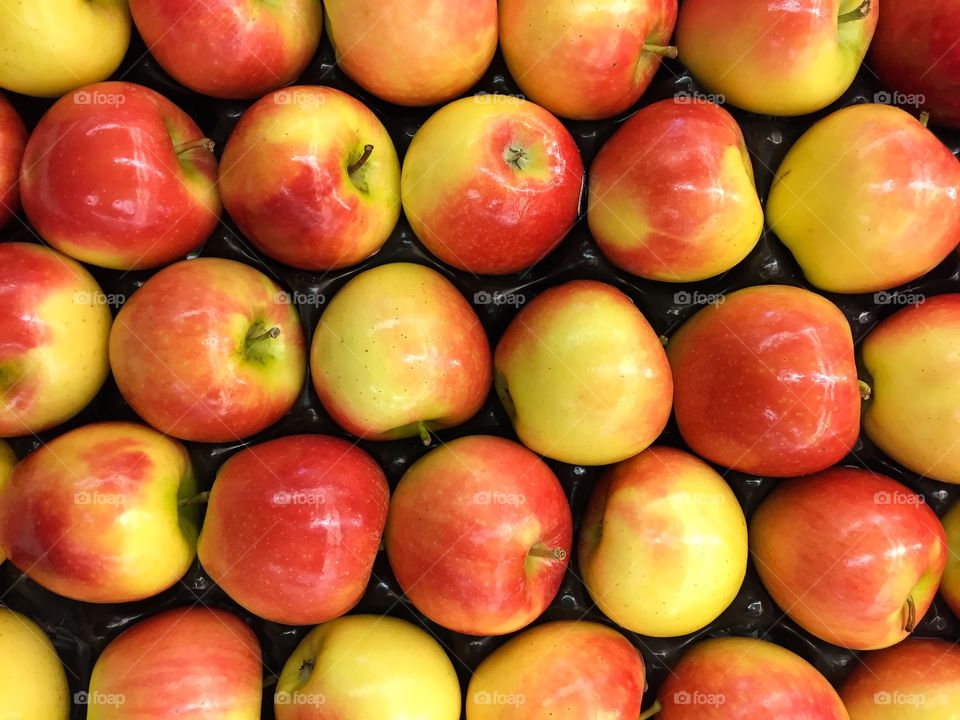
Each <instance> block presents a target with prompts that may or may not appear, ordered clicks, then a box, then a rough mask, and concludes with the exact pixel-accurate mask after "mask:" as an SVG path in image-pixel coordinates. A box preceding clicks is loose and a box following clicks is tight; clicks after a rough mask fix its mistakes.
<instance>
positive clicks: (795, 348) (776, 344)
mask: <svg viewBox="0 0 960 720" xmlns="http://www.w3.org/2000/svg"><path fill="white" fill-rule="evenodd" d="M667 357H669V358H670V365H671V367H672V368H673V379H674V385H675V391H674V412H675V413H676V418H677V425H678V426H679V428H680V433H681V434H682V435H683V439H684V440H685V441H686V443H687V444H688V445H689V446H690V449H691V450H693V452H695V453H696V454H697V455H699V456H700V457H702V458H704V459H706V460H709V461H710V462H714V463H716V464H718V465H721V466H723V467H725V468H731V469H734V470H739V471H741V472H745V473H751V474H753V475H764V476H768V477H790V476H793V475H805V474H808V473H813V472H817V471H819V470H824V469H826V468H828V467H830V466H831V465H833V464H835V463H837V462H839V461H840V460H841V459H843V458H844V457H845V456H846V455H847V453H849V452H850V451H851V450H852V449H853V446H854V444H855V443H856V441H857V435H858V434H859V430H860V390H859V387H858V384H857V368H856V363H855V360H854V354H853V337H852V335H851V332H850V326H849V324H848V323H847V320H846V318H845V317H844V316H843V313H841V312H840V310H839V309H838V308H837V307H836V306H835V305H834V304H833V303H831V302H830V301H829V300H827V299H826V298H823V297H821V296H819V295H817V294H815V293H812V292H810V291H808V290H804V289H802V288H797V287H788V286H786V285H764V286H758V287H751V288H746V289H744V290H739V291H737V292H734V293H731V294H730V295H727V296H725V297H724V298H723V302H722V303H717V304H714V305H711V306H708V307H706V308H704V309H703V310H700V311H699V312H698V313H697V314H696V315H694V316H693V317H692V318H690V319H689V320H687V321H686V322H685V323H684V324H683V325H682V326H681V327H680V329H679V330H678V331H677V332H676V334H674V336H673V337H672V338H670V342H669V343H668V345H667Z"/></svg>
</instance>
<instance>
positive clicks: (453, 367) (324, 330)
mask: <svg viewBox="0 0 960 720" xmlns="http://www.w3.org/2000/svg"><path fill="white" fill-rule="evenodd" d="M310 368H311V373H312V375H313V385H314V388H316V391H317V395H318V396H319V397H320V401H321V402H322V403H323V406H324V407H325V408H326V409H327V411H328V412H329V413H330V415H331V416H333V419H334V420H336V422H337V423H338V424H339V425H340V426H341V427H342V428H343V429H345V430H347V431H348V432H350V433H353V434H354V435H357V436H358V437H363V438H367V439H370V440H392V439H396V438H403V437H415V436H416V435H418V434H420V433H421V432H422V431H423V430H424V428H425V429H426V430H433V429H441V428H447V427H453V426H454V425H459V424H460V423H463V422H466V421H467V420H469V419H470V418H471V417H472V416H473V415H474V414H476V412H477V410H479V409H480V406H481V405H483V402H484V400H486V398H487V393H488V392H489V391H490V382H491V375H492V362H491V353H490V344H489V342H488V341H487V336H486V334H485V333H484V330H483V326H482V325H481V324H480V320H479V318H478V317H477V315H476V313H475V312H474V311H473V308H472V307H470V304H469V303H468V302H467V301H466V299H465V298H464V297H463V295H461V294H460V292H459V291H458V290H457V289H456V288H455V287H454V286H453V285H452V284H451V283H450V282H449V281H448V280H447V279H446V278H444V277H443V276H442V275H440V273H438V272H436V271H434V270H431V269H430V268H427V267H424V266H422V265H416V264H413V263H392V264H389V265H381V266H380V267H377V268H373V269H372V270H367V271H365V272H363V273H360V274H359V275H357V276H356V277H354V278H353V279H351V280H350V282H348V283H347V284H346V285H345V286H344V287H343V288H342V289H341V290H340V291H339V292H338V293H337V294H336V295H335V296H334V298H333V300H331V301H330V303H329V305H328V306H327V308H326V309H325V310H324V312H323V315H322V316H321V318H320V324H319V326H318V327H317V332H316V333H315V334H314V336H313V347H312V350H311V355H310Z"/></svg>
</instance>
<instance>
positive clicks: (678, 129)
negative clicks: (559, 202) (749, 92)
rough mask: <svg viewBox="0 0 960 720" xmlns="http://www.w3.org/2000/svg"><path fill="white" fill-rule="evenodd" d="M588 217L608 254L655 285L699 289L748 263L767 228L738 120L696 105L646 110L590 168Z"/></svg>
mask: <svg viewBox="0 0 960 720" xmlns="http://www.w3.org/2000/svg"><path fill="white" fill-rule="evenodd" d="M589 187H590V199H589V210H588V213H587V218H588V220H589V224H590V232H591V234H592V235H593V237H594V238H595V239H596V241H597V245H599V246H600V249H601V250H602V251H603V254H604V255H606V256H607V258H608V259H609V260H610V262H612V263H613V264H614V265H616V266H617V267H619V268H621V269H622V270H626V271H627V272H631V273H633V274H634V275H639V276H640V277H644V278H647V279H648V280H660V281H664V282H693V281H696V280H703V279H705V278H708V277H713V276H714V275H719V274H720V273H722V272H725V271H727V270H729V269H730V268H732V267H733V266H734V265H736V264H737V263H739V262H740V261H741V260H743V259H744V258H745V257H746V256H747V255H748V254H749V253H750V251H751V250H752V249H753V247H754V246H755V245H756V244H757V241H758V240H759V239H760V232H761V230H762V229H763V208H762V207H761V206H760V199H759V198H758V197H757V189H756V186H755V185H754V181H753V166H752V164H751V161H750V154H749V152H748V151H747V146H746V143H745V141H744V139H743V133H742V132H741V131H740V126H739V125H737V121H736V120H734V119H733V117H732V116H731V115H730V113H728V112H727V111H726V110H724V109H723V108H721V107H719V106H718V105H715V104H713V103H710V102H703V101H699V100H696V99H692V98H677V99H673V100H662V101H661V102H658V103H654V104H653V105H649V106H647V107H645V108H643V109H642V110H640V111H639V112H638V113H637V114H636V115H634V116H632V117H631V118H630V119H629V120H627V122H625V123H624V124H623V125H622V126H621V127H620V129H619V130H617V132H616V133H615V134H614V136H613V137H612V138H610V140H609V141H608V142H607V144H606V145H604V146H603V148H601V150H600V152H599V154H598V155H597V158H596V160H594V162H593V166H592V167H591V168H590V183H589Z"/></svg>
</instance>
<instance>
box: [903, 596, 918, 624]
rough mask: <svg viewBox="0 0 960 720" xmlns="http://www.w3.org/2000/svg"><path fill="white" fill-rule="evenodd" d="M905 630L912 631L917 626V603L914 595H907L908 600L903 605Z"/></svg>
mask: <svg viewBox="0 0 960 720" xmlns="http://www.w3.org/2000/svg"><path fill="white" fill-rule="evenodd" d="M903 614H904V618H903V631H904V632H908V633H912V632H913V631H914V629H915V628H916V627H917V603H916V601H915V600H914V599H913V595H907V602H906V604H905V605H904V606H903Z"/></svg>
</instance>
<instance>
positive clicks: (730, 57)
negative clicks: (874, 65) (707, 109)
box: [676, 0, 880, 115]
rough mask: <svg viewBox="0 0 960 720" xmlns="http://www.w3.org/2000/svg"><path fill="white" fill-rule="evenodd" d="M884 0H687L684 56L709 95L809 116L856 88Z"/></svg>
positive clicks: (681, 28) (680, 30) (681, 39)
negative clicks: (783, 0)
mask: <svg viewBox="0 0 960 720" xmlns="http://www.w3.org/2000/svg"><path fill="white" fill-rule="evenodd" d="M879 9H880V1H879V0H795V1H793V2H764V1H763V0H761V1H759V2H758V0H729V1H728V2H722V3H720V2H716V0H684V2H683V3H682V4H681V7H680V15H679V17H678V18H677V39H676V43H677V50H678V51H679V55H680V61H681V62H682V63H683V64H684V65H686V66H687V68H688V69H689V70H690V72H692V73H693V75H694V77H695V78H696V79H697V81H698V82H700V83H701V84H702V85H703V86H704V87H706V88H707V89H708V90H709V91H710V92H712V93H717V94H721V95H723V97H724V98H725V100H727V101H728V102H731V103H733V104H734V105H736V106H737V107H741V108H743V109H744V110H749V111H751V112H755V113H762V114H764V115H806V114H807V113H812V112H815V111H817V110H820V109H821V108H824V107H826V106H827V105H829V104H830V103H832V102H833V101H834V100H836V99H837V98H839V97H840V96H841V95H843V93H844V92H845V91H846V90H847V88H848V87H850V83H852V82H853V79H854V77H855V76H856V74H857V71H858V70H859V69H860V63H861V62H862V61H863V58H864V56H865V55H866V54H867V47H868V46H869V45H870V39H871V38H872V37H873V32H874V29H875V28H876V26H877V15H878V14H879Z"/></svg>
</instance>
